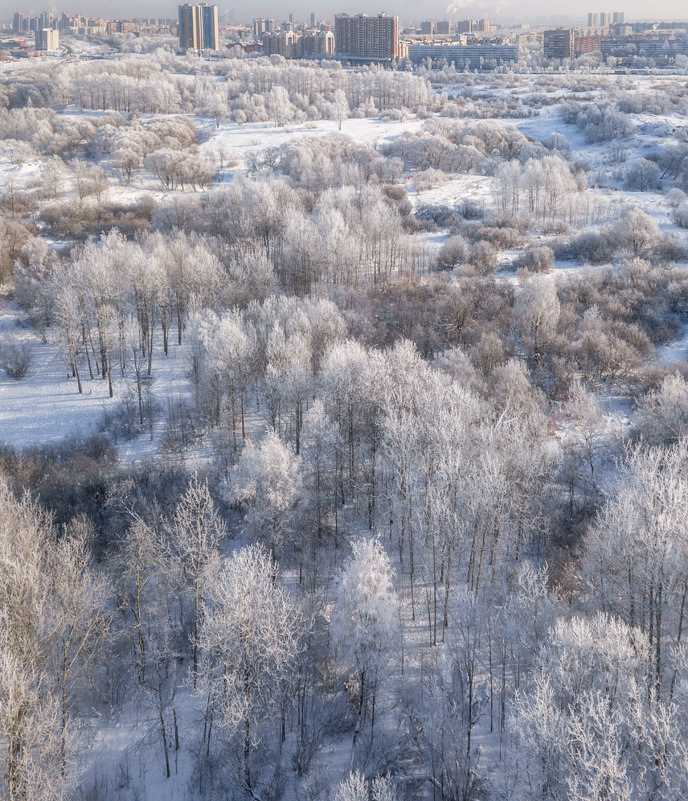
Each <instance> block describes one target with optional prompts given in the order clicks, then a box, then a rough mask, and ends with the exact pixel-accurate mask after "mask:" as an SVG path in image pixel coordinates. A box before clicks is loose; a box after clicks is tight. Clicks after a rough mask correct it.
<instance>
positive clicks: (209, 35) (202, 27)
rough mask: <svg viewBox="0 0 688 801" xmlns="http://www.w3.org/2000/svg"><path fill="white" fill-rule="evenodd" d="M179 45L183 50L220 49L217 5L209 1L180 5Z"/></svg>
mask: <svg viewBox="0 0 688 801" xmlns="http://www.w3.org/2000/svg"><path fill="white" fill-rule="evenodd" d="M177 32H178V34H179V47H180V48H181V49H182V50H219V49H220V29H219V25H218V17H217V6H211V5H209V4H208V3H199V4H198V5H193V4H191V3H186V4H185V5H183V6H179V27H178V29H177Z"/></svg>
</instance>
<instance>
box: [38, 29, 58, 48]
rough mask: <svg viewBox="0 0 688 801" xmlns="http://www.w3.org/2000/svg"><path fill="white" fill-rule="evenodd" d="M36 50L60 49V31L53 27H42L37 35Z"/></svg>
mask: <svg viewBox="0 0 688 801" xmlns="http://www.w3.org/2000/svg"><path fill="white" fill-rule="evenodd" d="M35 48H36V50H59V49H60V32H59V31H57V30H54V29H53V28H41V29H40V30H37V31H36V35H35Z"/></svg>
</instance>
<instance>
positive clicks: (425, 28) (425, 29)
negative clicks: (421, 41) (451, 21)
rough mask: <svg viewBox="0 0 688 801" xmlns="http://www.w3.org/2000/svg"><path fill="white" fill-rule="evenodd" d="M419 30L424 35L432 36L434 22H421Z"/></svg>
mask: <svg viewBox="0 0 688 801" xmlns="http://www.w3.org/2000/svg"><path fill="white" fill-rule="evenodd" d="M420 32H421V33H422V34H423V35H424V36H432V35H433V33H435V23H434V22H432V21H431V20H428V21H427V22H421V24H420Z"/></svg>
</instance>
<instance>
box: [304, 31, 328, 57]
mask: <svg viewBox="0 0 688 801" xmlns="http://www.w3.org/2000/svg"><path fill="white" fill-rule="evenodd" d="M301 47H302V53H303V57H304V58H317V57H321V56H333V55H334V34H333V33H332V31H318V32H317V33H305V34H304V35H303V37H302V45H301Z"/></svg>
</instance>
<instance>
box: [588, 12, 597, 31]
mask: <svg viewBox="0 0 688 801" xmlns="http://www.w3.org/2000/svg"><path fill="white" fill-rule="evenodd" d="M599 27H600V15H599V14H598V13H597V12H596V11H590V12H589V13H588V28H599Z"/></svg>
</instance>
